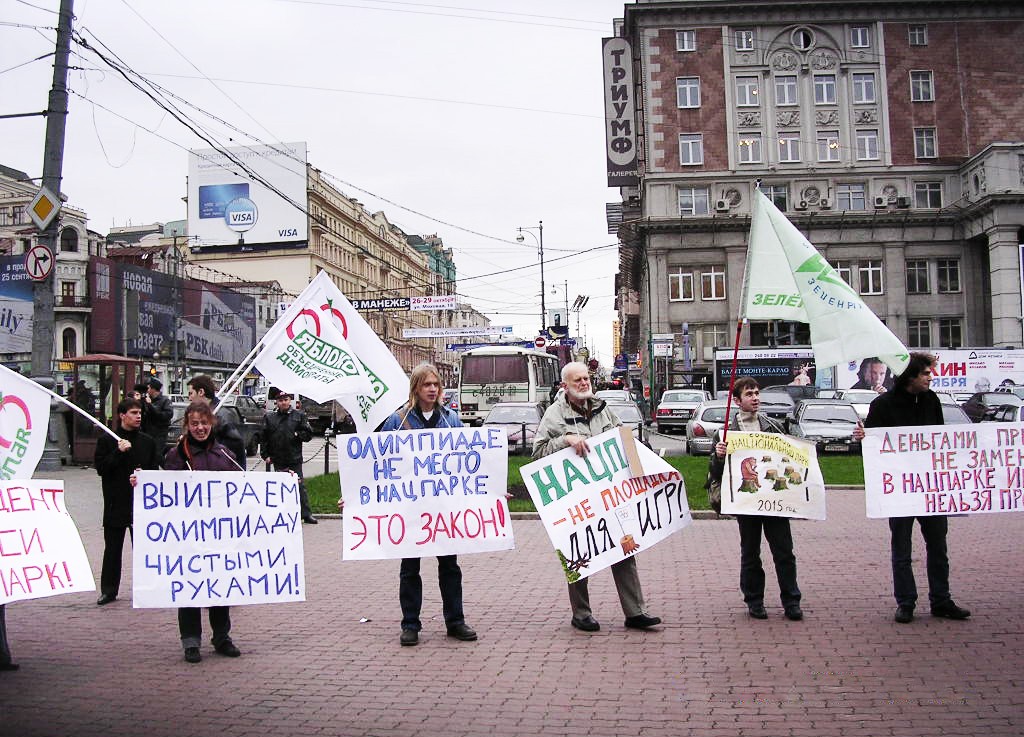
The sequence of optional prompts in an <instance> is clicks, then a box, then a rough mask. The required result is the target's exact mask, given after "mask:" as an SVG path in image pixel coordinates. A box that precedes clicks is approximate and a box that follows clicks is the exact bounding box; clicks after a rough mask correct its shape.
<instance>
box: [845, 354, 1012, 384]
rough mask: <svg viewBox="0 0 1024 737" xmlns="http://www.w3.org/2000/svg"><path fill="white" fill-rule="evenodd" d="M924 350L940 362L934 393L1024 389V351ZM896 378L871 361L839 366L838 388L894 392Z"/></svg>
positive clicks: (882, 366)
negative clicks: (1005, 387)
mask: <svg viewBox="0 0 1024 737" xmlns="http://www.w3.org/2000/svg"><path fill="white" fill-rule="evenodd" d="M922 350H925V352H927V353H931V354H932V355H933V356H935V357H936V358H937V359H938V360H937V361H936V364H935V371H934V375H933V378H932V390H933V391H937V392H953V393H957V394H974V393H975V392H987V391H992V390H994V389H996V388H997V387H1000V386H1024V350H1000V349H997V348H985V349H978V350H948V351H947V350H940V351H930V350H927V349H922ZM893 378H894V377H893V376H892V372H891V371H887V369H886V366H885V365H884V364H881V363H880V362H878V361H877V360H874V361H873V360H872V359H870V358H868V359H864V360H863V361H860V362H853V363H846V364H840V365H839V366H836V386H837V387H839V388H840V389H847V388H857V389H862V388H879V387H881V388H884V389H890V388H892V382H893Z"/></svg>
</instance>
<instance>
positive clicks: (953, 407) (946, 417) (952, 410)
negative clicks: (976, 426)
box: [942, 402, 1018, 425]
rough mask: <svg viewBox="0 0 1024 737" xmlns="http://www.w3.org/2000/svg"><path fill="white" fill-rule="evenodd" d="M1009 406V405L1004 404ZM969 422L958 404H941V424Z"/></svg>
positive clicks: (968, 418) (969, 419)
mask: <svg viewBox="0 0 1024 737" xmlns="http://www.w3.org/2000/svg"><path fill="white" fill-rule="evenodd" d="M1006 406H1009V405H1006ZM1006 422H1018V420H1006ZM965 423H966V424H968V425H969V424H971V418H970V417H968V416H967V414H966V413H965V412H964V411H963V410H962V409H960V405H959V404H946V403H944V402H943V404H942V424H943V425H963V424H965Z"/></svg>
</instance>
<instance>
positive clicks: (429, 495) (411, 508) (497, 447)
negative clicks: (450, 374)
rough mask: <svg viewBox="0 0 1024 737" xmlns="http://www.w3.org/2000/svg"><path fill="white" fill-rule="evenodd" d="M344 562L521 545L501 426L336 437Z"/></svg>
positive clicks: (478, 551)
mask: <svg viewBox="0 0 1024 737" xmlns="http://www.w3.org/2000/svg"><path fill="white" fill-rule="evenodd" d="M338 472H339V475H340V476H341V491H342V496H343V497H344V499H345V529H344V532H343V536H342V540H343V544H342V559H343V560H378V559H382V558H421V557H425V556H432V555H452V554H455V553H458V554H462V553H483V552H487V551H493V550H511V549H512V548H514V547H515V540H514V539H513V536H512V522H511V519H510V518H509V515H508V507H507V506H506V503H505V492H506V490H507V487H508V437H507V436H506V434H505V431H504V430H503V429H501V428H493V427H491V428H444V429H441V428H438V429H433V430H399V431H396V432H380V433H366V434H360V435H344V436H339V437H338Z"/></svg>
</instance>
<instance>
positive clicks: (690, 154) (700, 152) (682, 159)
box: [679, 133, 704, 166]
mask: <svg viewBox="0 0 1024 737" xmlns="http://www.w3.org/2000/svg"><path fill="white" fill-rule="evenodd" d="M679 163H680V164H682V165H684V166H695V165H697V164H703V163H704V135H703V134H701V133H680V134H679Z"/></svg>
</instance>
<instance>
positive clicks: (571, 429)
mask: <svg viewBox="0 0 1024 737" xmlns="http://www.w3.org/2000/svg"><path fill="white" fill-rule="evenodd" d="M587 407H588V409H589V410H590V415H589V417H588V416H587V415H586V414H584V413H582V412H580V411H579V410H577V409H575V408H574V407H573V406H572V405H570V404H569V401H568V399H567V398H566V395H565V394H562V395H561V396H560V397H558V398H557V399H556V400H555V401H554V402H552V403H551V405H550V406H549V407H548V409H547V412H545V413H544V417H543V418H541V421H540V425H538V426H537V434H536V435H534V437H533V457H534V458H541V457H542V456H546V455H551V454H552V453H557V452H558V451H560V450H562V449H563V448H568V447H569V443H567V442H566V440H565V436H566V435H582V436H583V437H586V438H592V437H594V436H595V435H600V434H601V433H603V432H607V431H608V430H611V429H612V428H613V427H618V426H619V425H621V424H622V421H621V420H619V418H618V417H617V416H616V415H615V413H614V412H612V411H611V410H610V409H609V408H608V403H607V402H605V401H604V400H603V399H589V400H587Z"/></svg>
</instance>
